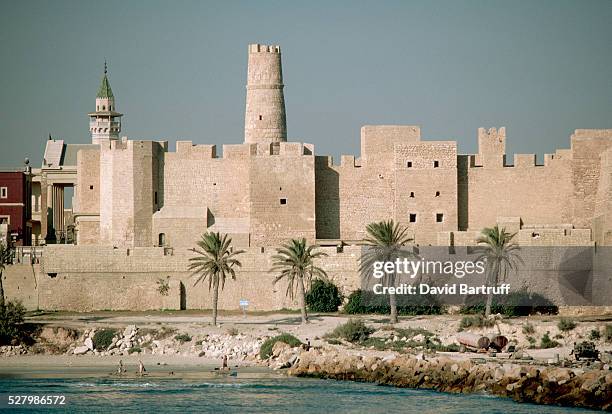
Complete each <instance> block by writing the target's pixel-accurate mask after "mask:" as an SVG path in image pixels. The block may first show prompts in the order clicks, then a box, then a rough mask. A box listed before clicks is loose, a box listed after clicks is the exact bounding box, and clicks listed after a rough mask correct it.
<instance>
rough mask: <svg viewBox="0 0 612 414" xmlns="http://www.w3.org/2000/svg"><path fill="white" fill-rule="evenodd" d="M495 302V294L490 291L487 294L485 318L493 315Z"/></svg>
mask: <svg viewBox="0 0 612 414" xmlns="http://www.w3.org/2000/svg"><path fill="white" fill-rule="evenodd" d="M492 303H493V294H492V293H489V294H488V295H487V306H486V307H485V318H488V317H489V316H491V304H492Z"/></svg>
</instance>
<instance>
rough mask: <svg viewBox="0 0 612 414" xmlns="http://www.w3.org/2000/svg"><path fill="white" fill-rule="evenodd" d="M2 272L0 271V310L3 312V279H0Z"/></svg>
mask: <svg viewBox="0 0 612 414" xmlns="http://www.w3.org/2000/svg"><path fill="white" fill-rule="evenodd" d="M3 273H4V272H0V311H2V313H4V309H5V306H6V304H5V303H4V281H3V280H2V275H3Z"/></svg>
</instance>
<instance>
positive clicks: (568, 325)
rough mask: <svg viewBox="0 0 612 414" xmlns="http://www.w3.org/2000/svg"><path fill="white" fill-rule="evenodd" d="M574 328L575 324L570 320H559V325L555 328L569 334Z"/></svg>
mask: <svg viewBox="0 0 612 414" xmlns="http://www.w3.org/2000/svg"><path fill="white" fill-rule="evenodd" d="M575 327H576V322H574V321H573V320H571V319H567V318H561V320H560V321H559V323H558V324H557V328H559V330H560V331H563V332H569V331H571V330H572V329H574V328H575Z"/></svg>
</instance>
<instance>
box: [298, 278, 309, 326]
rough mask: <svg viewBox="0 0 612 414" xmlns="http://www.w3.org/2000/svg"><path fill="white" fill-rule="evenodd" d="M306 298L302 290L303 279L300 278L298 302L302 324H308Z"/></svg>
mask: <svg viewBox="0 0 612 414" xmlns="http://www.w3.org/2000/svg"><path fill="white" fill-rule="evenodd" d="M305 296H306V294H305V289H304V278H302V277H301V278H300V287H299V289H298V302H299V305H300V311H301V312H302V323H308V314H307V313H306V300H305V299H304V298H305Z"/></svg>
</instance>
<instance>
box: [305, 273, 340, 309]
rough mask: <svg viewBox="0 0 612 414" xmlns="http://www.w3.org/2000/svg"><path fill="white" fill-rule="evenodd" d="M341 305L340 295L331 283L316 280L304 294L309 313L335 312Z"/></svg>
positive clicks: (336, 287)
mask: <svg viewBox="0 0 612 414" xmlns="http://www.w3.org/2000/svg"><path fill="white" fill-rule="evenodd" d="M341 304H342V295H341V294H340V291H339V290H338V286H336V285H334V284H333V283H332V282H328V281H325V280H321V279H316V280H315V281H314V282H312V286H311V287H310V290H309V291H308V293H306V305H307V306H308V309H309V310H310V311H311V312H337V311H338V307H339V306H340V305H341Z"/></svg>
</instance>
